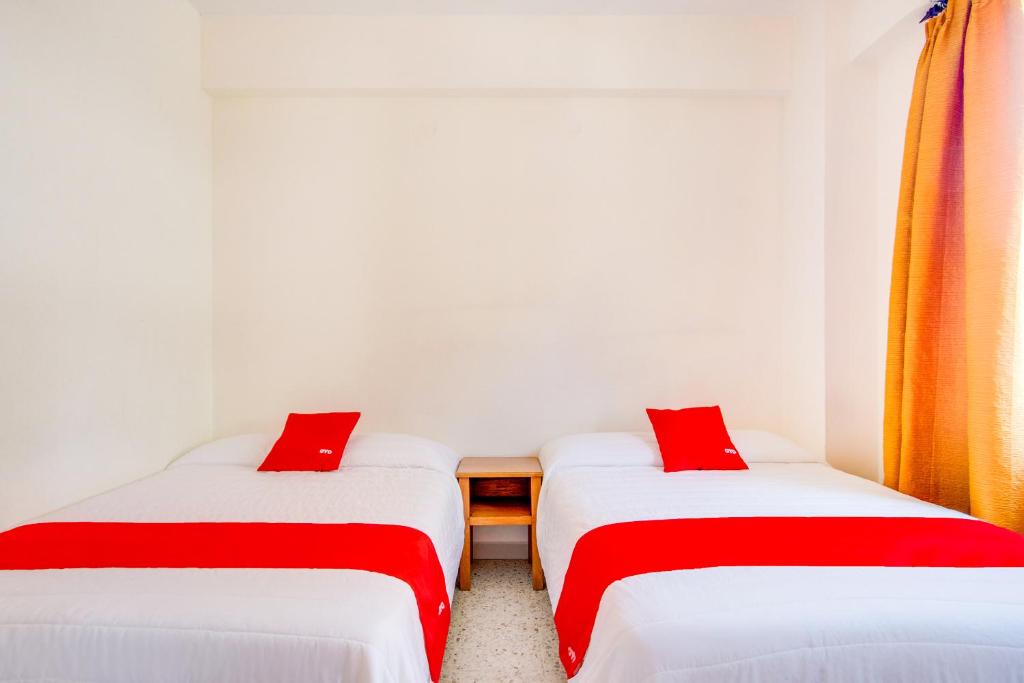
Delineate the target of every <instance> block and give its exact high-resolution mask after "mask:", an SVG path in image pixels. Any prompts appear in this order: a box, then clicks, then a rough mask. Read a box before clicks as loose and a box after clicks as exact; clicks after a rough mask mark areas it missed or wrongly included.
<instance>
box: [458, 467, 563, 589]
mask: <svg viewBox="0 0 1024 683" xmlns="http://www.w3.org/2000/svg"><path fill="white" fill-rule="evenodd" d="M456 476H457V477H458V479H459V487H460V488H461V490H462V508H463V513H464V514H465V519H466V537H465V545H464V547H463V549H462V562H461V563H460V564H459V588H460V589H461V590H469V589H470V585H471V583H472V576H471V562H472V558H473V528H474V527H478V526H526V527H529V535H530V541H529V546H528V550H527V553H528V555H529V558H530V561H531V571H532V575H533V587H534V589H536V590H540V589H541V588H543V587H544V572H543V571H542V569H541V566H540V558H539V557H538V556H537V527H536V522H537V499H538V496H539V495H540V485H541V479H542V477H543V472H542V471H541V468H540V461H538V460H537V458H533V457H529V458H463V460H462V462H461V463H459V469H458V472H457V473H456Z"/></svg>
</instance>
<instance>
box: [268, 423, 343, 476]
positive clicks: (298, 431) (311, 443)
mask: <svg viewBox="0 0 1024 683" xmlns="http://www.w3.org/2000/svg"><path fill="white" fill-rule="evenodd" d="M358 421H359V413H311V414H303V413H291V414H290V415H289V416H288V421H287V422H285V424H284V431H283V432H282V433H281V436H280V437H278V439H277V442H276V443H274V447H273V448H271V449H270V453H269V454H268V455H267V459H266V460H264V461H263V464H262V465H260V467H259V471H260V472H268V471H269V472H330V471H333V470H336V469H338V466H339V465H341V455H342V453H344V452H345V444H347V443H348V437H350V436H351V435H352V430H353V429H355V428H356V422H358Z"/></svg>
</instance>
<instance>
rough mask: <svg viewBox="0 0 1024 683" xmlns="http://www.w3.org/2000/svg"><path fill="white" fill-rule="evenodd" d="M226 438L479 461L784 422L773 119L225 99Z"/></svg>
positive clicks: (787, 353) (655, 110)
mask: <svg viewBox="0 0 1024 683" xmlns="http://www.w3.org/2000/svg"><path fill="white" fill-rule="evenodd" d="M214 120H215V125H214V138H215V148H214V159H215V165H214V169H215V170H214V178H215V183H214V188H215V191H214V197H215V200H214V201H215V213H214V216H215V249H214V284H215V286H214V292H215V297H214V320H215V324H214V358H215V362H214V368H215V382H214V387H215V391H214V396H215V403H214V405H215V424H216V427H215V429H216V431H217V432H218V433H225V434H227V433H234V432H239V431H249V430H255V429H270V430H276V429H279V428H280V425H281V422H282V419H283V417H284V416H285V415H286V414H287V412H288V411H289V410H323V409H327V408H338V409H361V410H363V411H364V418H363V421H362V422H361V425H360V426H361V428H362V429H368V430H369V429H373V430H383V431H388V430H391V431H402V432H411V433H415V434H423V435H426V436H430V437H433V438H437V439H439V440H441V441H444V442H446V443H448V444H450V445H451V446H453V447H454V448H456V449H458V450H459V451H460V452H463V453H466V454H470V453H479V454H496V455H506V454H521V453H529V452H534V451H535V450H536V449H537V448H538V447H539V446H540V445H541V444H542V443H543V442H544V441H545V440H547V439H549V438H552V437H554V436H558V435H560V434H564V433H569V432H573V431H595V430H602V429H604V430H611V429H633V428H642V427H644V425H645V424H646V416H645V414H644V408H646V407H647V406H654V405H689V404H694V403H705V402H715V403H718V402H720V403H722V404H724V406H725V408H726V411H727V414H728V416H729V418H730V420H731V421H732V423H733V424H744V425H751V426H759V427H773V426H775V425H777V424H779V423H781V422H783V421H784V420H787V419H790V418H791V416H790V415H788V411H789V408H790V405H789V403H788V398H789V395H790V394H789V392H790V391H791V385H790V376H791V375H792V374H793V373H795V372H798V364H799V362H800V359H798V358H797V356H796V355H795V354H794V353H792V351H791V349H789V348H788V345H787V343H786V342H787V337H786V334H787V333H788V330H789V329H791V325H790V306H789V304H790V302H789V301H787V300H786V299H785V298H784V296H783V294H784V291H783V288H782V285H781V280H782V277H781V270H782V269H781V263H782V261H783V252H784V250H785V248H786V245H785V244H784V243H783V241H782V240H781V239H780V237H781V235H782V230H781V227H780V207H779V195H780V189H781V188H780V185H781V182H780V179H779V176H780V169H781V153H780V149H779V135H778V131H779V130H780V127H781V103H780V102H779V101H778V99H776V98H771V97H739V96H729V97H691V98H686V97H681V98H669V97H662V98H633V97H620V98H600V97H594V98H542V97H535V98H528V99H523V98H476V97H447V98H397V97H396V98H371V99H362V98H320V99H274V98H270V99H263V98H239V99H219V100H217V102H216V104H215V117H214Z"/></svg>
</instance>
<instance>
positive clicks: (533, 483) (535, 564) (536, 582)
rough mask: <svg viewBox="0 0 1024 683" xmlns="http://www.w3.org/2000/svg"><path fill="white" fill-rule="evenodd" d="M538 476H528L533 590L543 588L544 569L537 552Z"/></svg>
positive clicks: (539, 480)
mask: <svg viewBox="0 0 1024 683" xmlns="http://www.w3.org/2000/svg"><path fill="white" fill-rule="evenodd" d="M540 482H541V479H540V477H530V511H531V514H532V515H533V524H531V525H530V550H529V555H530V569H531V571H532V574H533V590H535V591H539V590H541V589H542V588H544V570H543V569H542V568H541V566H540V554H538V553H537V499H538V498H539V497H540Z"/></svg>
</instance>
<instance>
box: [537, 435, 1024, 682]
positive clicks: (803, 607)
mask: <svg viewBox="0 0 1024 683" xmlns="http://www.w3.org/2000/svg"><path fill="white" fill-rule="evenodd" d="M732 436H733V441H734V443H735V445H736V447H737V449H738V450H739V452H740V453H741V454H742V455H743V457H744V459H746V461H747V462H748V463H749V466H750V469H749V470H744V471H690V472H673V473H667V472H664V471H663V468H662V461H661V456H660V454H659V451H658V444H657V442H656V441H655V439H654V436H653V435H647V434H628V433H609V434H586V435H580V436H572V437H565V438H562V439H557V440H555V441H553V442H551V443H549V444H548V445H546V446H545V447H544V448H543V449H542V451H541V456H540V457H541V463H542V465H543V467H544V487H543V489H542V490H541V499H540V504H539V507H538V513H537V514H538V520H539V521H538V528H537V534H538V550H539V552H540V556H541V561H542V564H543V566H544V572H545V575H546V577H547V582H548V591H549V595H550V598H551V606H552V610H553V611H554V612H555V614H556V624H557V623H558V622H559V610H560V609H565V605H560V604H559V603H560V601H561V600H564V599H565V592H566V591H565V577H566V573H567V571H568V570H569V567H570V564H571V559H572V557H573V553H574V549H575V548H576V546H577V543H578V541H580V539H581V538H583V537H585V536H586V534H587V533H588V532H592V531H593V530H599V529H609V528H611V527H610V526H609V525H616V524H621V523H629V522H634V521H638V520H676V519H682V520H704V519H707V518H712V519H713V518H754V519H757V518H779V517H781V518H798V519H797V520H796V521H797V522H800V521H801V519H800V518H806V517H819V518H836V517H842V518H849V521H850V522H853V523H860V522H861V518H869V519H870V518H877V517H885V518H914V519H917V518H924V519H926V520H927V519H929V518H942V519H952V520H957V519H959V520H965V521H972V520H970V518H968V517H967V516H966V515H962V514H960V513H957V512H953V511H950V510H947V509H945V508H941V507H938V506H935V505H930V504H928V503H923V502H921V501H919V500H916V499H914V498H911V497H909V496H905V495H903V494H900V493H897V492H895V491H892V490H890V489H887V488H885V487H883V486H881V485H879V484H875V483H873V482H870V481H866V480H864V479H861V478H859V477H855V476H852V475H848V474H845V473H842V472H839V471H838V470H835V469H833V468H831V467H829V466H828V465H826V464H825V463H823V462H820V461H818V459H817V458H815V457H814V456H812V455H811V454H809V453H807V452H806V451H804V450H802V449H800V448H799V447H797V446H796V445H794V444H792V443H791V442H789V441H787V440H785V439H782V438H780V437H777V436H775V435H773V434H769V433H765V432H754V431H735V432H732ZM823 522H824V524H823V525H822V526H823V527H824V528H826V529H827V528H829V527H833V526H834V527H837V530H836V533H834V534H832V535H831V538H830V541H829V543H830V544H831V545H832V546H834V547H838V548H840V549H841V548H843V547H844V545H847V544H854V543H858V542H862V541H863V539H858V538H855V537H852V536H853V535H852V534H850V535H849V536H850V537H848V536H846V535H844V533H843V530H841V529H839V528H838V527H840V526H841V524H842V520H832V519H825V520H823ZM977 524H979V525H980V524H982V523H980V522H977ZM985 527H986V528H987V530H989V531H995V532H996V533H997V535H1000V534H999V533H998V532H999V531H1002V530H995V528H994V527H990V526H989V525H985ZM983 530H985V529H983ZM1006 534H1008V536H1007V538H1006V541H1007V542H1008V543H1009V544H1011V545H1013V544H1016V550H1011V551H1010V553H1011V554H1010V556H1009V557H1007V558H1004V559H1006V560H1007V561H1008V562H1010V563H1013V562H1016V563H1017V564H1018V567H1006V568H1003V567H993V568H964V567H941V566H937V567H916V566H915V567H897V566H718V567H708V568H702V569H684V570H666V571H658V572H650V573H641V574H638V575H635V576H630V577H628V578H624V579H622V580H618V581H615V582H614V583H611V584H610V585H608V587H607V589H606V590H605V591H604V593H603V597H601V599H600V607H599V609H598V610H597V614H596V619H595V620H594V623H593V631H592V633H591V634H590V641H589V648H588V649H587V650H586V652H585V653H584V652H574V653H573V654H575V655H576V661H575V662H573V661H571V660H570V658H569V657H567V656H566V652H565V649H566V648H567V647H571V645H572V643H567V642H565V641H566V640H567V638H566V635H567V632H568V633H571V632H572V629H573V628H577V630H578V626H579V625H578V624H571V623H570V624H567V625H561V624H560V626H559V633H560V636H561V637H560V640H561V641H562V642H560V655H561V656H562V659H563V662H565V663H566V664H567V669H568V671H569V672H570V673H572V671H573V670H574V669H575V670H576V671H578V673H576V675H575V676H574V677H573V679H572V680H574V681H580V683H589V682H591V681H635V682H640V681H687V682H696V681H769V682H774V681H887V682H888V681H915V682H917V681H940V680H942V681H977V682H979V683H983V682H986V681H1024V569H1021V568H1019V564H1020V559H1021V555H1020V552H1019V548H1020V543H1019V541H1020V537H1016V536H1015V535H1014V534H1011V533H1010V532H1006ZM660 540H661V541H662V542H665V543H684V542H685V539H683V538H681V537H679V536H676V537H673V538H665V539H660ZM710 540H724V541H725V542H726V543H733V542H735V543H743V542H751V539H749V538H746V539H745V538H744V537H743V536H742V535H740V534H734V536H733V537H732V538H730V537H728V536H726V537H724V538H720V539H715V538H714V537H712V538H711V539H710ZM762 540H765V541H766V542H767V543H768V544H769V545H774V544H775V543H776V542H777V541H781V540H789V541H795V545H796V546H797V549H799V546H800V545H801V539H762ZM1001 540H1002V539H1000V542H1001ZM808 543H811V544H814V543H815V542H814V541H810V540H809V541H808ZM611 550H612V552H607V553H605V554H604V556H603V557H602V559H601V561H600V562H602V563H613V562H619V561H621V558H619V557H617V554H618V553H620V552H621V553H626V552H636V551H637V548H626V547H619V548H612V549H611ZM641 550H642V549H641ZM804 550H806V551H807V553H808V554H810V555H811V556H812V558H814V559H812V560H811V562H814V563H818V560H817V559H816V558H817V557H819V556H821V557H825V556H827V555H828V553H829V551H830V548H829V547H825V546H824V544H819V545H818V546H814V547H807V548H804ZM694 551H695V552H696V553H697V555H698V557H699V555H700V553H701V552H702V550H701V548H695V549H694ZM982 562H984V558H982ZM824 563H825V562H824V561H823V564H824ZM577 569H582V570H583V572H582V573H583V574H586V573H590V572H591V571H593V569H594V567H578V568H577ZM578 573H579V572H578ZM583 578H585V577H581V576H578V577H577V580H583ZM577 616H578V615H577ZM581 660H582V665H580V661H581Z"/></svg>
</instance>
